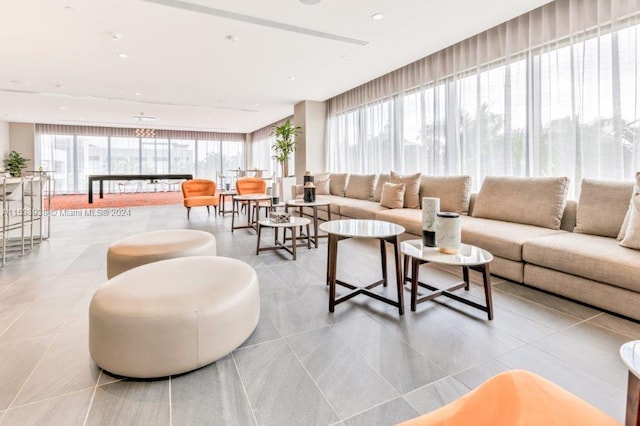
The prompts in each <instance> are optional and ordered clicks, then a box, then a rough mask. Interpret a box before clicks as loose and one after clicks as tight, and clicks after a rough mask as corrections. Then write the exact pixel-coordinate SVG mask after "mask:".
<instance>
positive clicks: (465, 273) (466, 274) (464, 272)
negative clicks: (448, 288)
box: [462, 266, 469, 290]
mask: <svg viewBox="0 0 640 426" xmlns="http://www.w3.org/2000/svg"><path fill="white" fill-rule="evenodd" d="M462 279H463V280H464V289H465V290H469V267H468V266H463V267H462Z"/></svg>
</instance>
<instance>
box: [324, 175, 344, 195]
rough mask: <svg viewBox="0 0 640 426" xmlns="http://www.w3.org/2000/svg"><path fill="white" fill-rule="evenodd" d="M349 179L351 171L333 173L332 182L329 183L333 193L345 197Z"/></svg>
mask: <svg viewBox="0 0 640 426" xmlns="http://www.w3.org/2000/svg"><path fill="white" fill-rule="evenodd" d="M347 180H349V173H331V182H330V183H329V187H330V188H331V195H339V196H341V197H344V190H345V188H346V187H347Z"/></svg>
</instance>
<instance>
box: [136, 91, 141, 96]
mask: <svg viewBox="0 0 640 426" xmlns="http://www.w3.org/2000/svg"><path fill="white" fill-rule="evenodd" d="M134 96H142V93H140V92H136V93H134Z"/></svg>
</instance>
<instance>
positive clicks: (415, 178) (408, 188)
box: [383, 172, 421, 209]
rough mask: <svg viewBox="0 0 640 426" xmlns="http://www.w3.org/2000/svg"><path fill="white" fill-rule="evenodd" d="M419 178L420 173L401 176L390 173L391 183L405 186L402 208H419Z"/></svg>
mask: <svg viewBox="0 0 640 426" xmlns="http://www.w3.org/2000/svg"><path fill="white" fill-rule="evenodd" d="M420 176H421V174H420V173H414V174H412V175H404V176H403V175H399V174H398V173H396V172H391V183H404V185H405V187H404V207H407V208H409V209H419V208H420V195H419V194H420ZM383 189H384V188H383Z"/></svg>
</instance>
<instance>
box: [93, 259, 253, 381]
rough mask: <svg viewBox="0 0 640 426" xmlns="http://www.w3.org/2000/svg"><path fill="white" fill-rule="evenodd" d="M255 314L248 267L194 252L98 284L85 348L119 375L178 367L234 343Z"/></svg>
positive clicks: (214, 356)
mask: <svg viewBox="0 0 640 426" xmlns="http://www.w3.org/2000/svg"><path fill="white" fill-rule="evenodd" d="M259 317H260V292H259V289H258V276H257V274H256V272H255V270H254V269H253V268H252V267H251V266H249V265H247V264H246V263H244V262H241V261H239V260H236V259H230V258H226V257H213V256H194V257H183V258H178V259H169V260H163V261H160V262H154V263H150V264H148V265H143V266H140V267H139V268H135V269H131V270H129V271H127V272H124V273H122V274H120V275H118V276H117V277H115V278H113V279H111V280H109V281H107V282H106V283H105V284H103V285H102V286H100V287H99V288H98V290H97V291H96V293H95V294H94V296H93V299H92V300H91V305H90V307H89V351H90V352H91V357H92V358H93V360H94V361H95V363H96V364H98V366H100V367H102V368H103V369H105V370H106V371H108V372H110V373H113V374H116V375H120V376H126V377H138V378H152V377H164V376H169V375H174V374H180V373H184V372H187V371H191V370H194V369H196V368H200V367H202V366H205V365H207V364H210V363H212V362H214V361H216V360H218V359H220V358H222V357H223V356H225V355H227V354H229V353H230V352H231V351H233V350H234V349H235V348H237V347H238V346H240V345H241V344H242V343H243V342H244V341H245V340H246V339H247V338H248V337H249V336H250V335H251V333H253V330H255V328H256V325H257V324H258V318H259Z"/></svg>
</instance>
